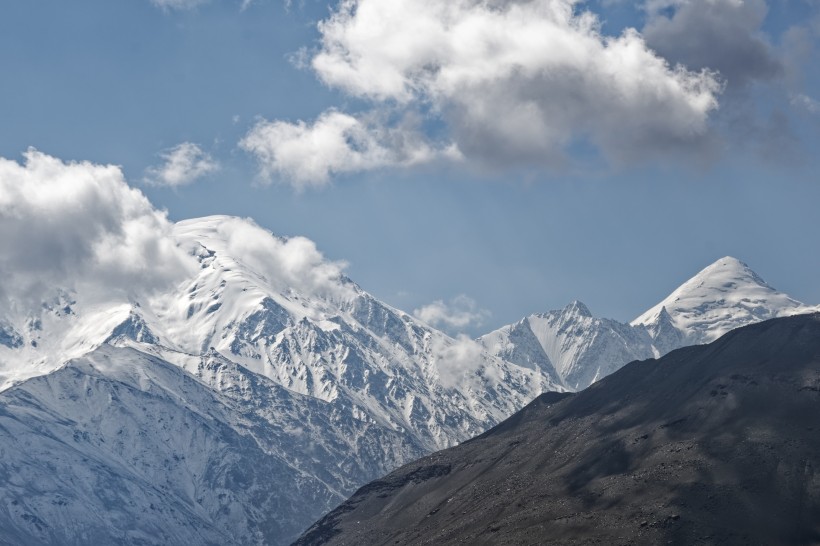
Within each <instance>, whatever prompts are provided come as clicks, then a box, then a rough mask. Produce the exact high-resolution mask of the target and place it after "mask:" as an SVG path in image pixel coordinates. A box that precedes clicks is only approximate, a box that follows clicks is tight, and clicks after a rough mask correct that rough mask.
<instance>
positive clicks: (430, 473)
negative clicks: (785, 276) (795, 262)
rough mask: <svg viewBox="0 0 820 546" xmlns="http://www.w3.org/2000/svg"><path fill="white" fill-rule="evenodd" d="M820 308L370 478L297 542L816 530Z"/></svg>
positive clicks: (644, 366)
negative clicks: (370, 480) (383, 475)
mask: <svg viewBox="0 0 820 546" xmlns="http://www.w3.org/2000/svg"><path fill="white" fill-rule="evenodd" d="M818 393H820V314H814V315H801V316H794V317H788V318H780V319H774V320H769V321H766V322H763V323H760V324H756V325H752V326H747V327H744V328H741V329H738V330H735V331H732V332H730V333H728V334H726V335H725V336H723V337H722V338H720V339H719V340H717V341H715V342H713V343H711V344H709V345H704V346H694V347H687V348H684V349H680V350H677V351H673V352H672V353H670V354H668V355H667V356H665V357H663V358H661V359H660V360H657V361H656V360H648V361H643V362H633V363H631V364H629V365H627V366H625V367H624V368H623V369H621V370H619V371H618V372H615V373H614V374H612V375H611V376H609V377H607V378H605V379H602V380H601V381H599V382H597V383H595V384H594V385H593V386H591V387H590V388H588V389H586V390H584V391H582V392H579V393H577V394H552V393H550V394H544V395H542V396H540V397H539V398H538V399H536V400H535V401H534V402H533V403H532V404H530V405H529V406H527V407H526V408H525V409H524V410H522V411H521V412H519V413H517V414H516V415H514V416H513V417H512V418H510V419H509V420H507V421H505V422H504V423H502V424H501V425H499V426H498V427H496V428H494V429H492V430H490V431H488V432H487V433H485V434H483V435H481V436H479V437H478V438H476V439H474V440H471V441H469V442H465V443H463V444H461V445H460V446H457V447H455V448H452V449H448V450H445V451H441V452H438V453H435V454H433V455H430V456H428V457H424V458H423V459H420V460H418V461H416V462H415V463H412V464H410V465H407V466H405V467H403V468H401V469H399V470H397V471H396V472H394V473H392V474H390V475H388V476H386V477H385V478H382V479H380V480H377V481H375V482H371V483H370V484H368V485H367V486H365V487H363V488H361V489H360V490H359V491H358V492H357V493H356V494H355V495H353V497H351V498H350V499H349V500H348V501H347V502H345V503H344V504H342V505H341V506H340V507H338V508H337V509H336V510H334V511H333V512H331V513H330V514H328V515H327V516H326V517H324V518H323V519H321V520H320V521H319V522H317V523H316V524H315V525H314V526H313V527H311V529H310V530H309V531H308V532H307V533H306V534H304V535H303V536H302V538H301V539H300V540H299V541H298V542H297V544H302V545H307V544H351V545H352V544H393V543H398V544H423V543H424V544H482V543H486V544H589V543H603V544H619V543H641V544H667V543H672V544H694V543H698V544H809V543H817V542H819V541H820V520H819V519H818V518H817V514H818V513H820V434H818V431H820V394H818Z"/></svg>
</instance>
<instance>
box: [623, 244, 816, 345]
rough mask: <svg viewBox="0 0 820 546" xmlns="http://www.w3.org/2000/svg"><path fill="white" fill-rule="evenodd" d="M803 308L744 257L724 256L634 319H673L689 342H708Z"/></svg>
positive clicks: (642, 321)
mask: <svg viewBox="0 0 820 546" xmlns="http://www.w3.org/2000/svg"><path fill="white" fill-rule="evenodd" d="M803 308H805V306H804V305H803V304H802V303H800V302H799V301H797V300H794V299H792V298H790V297H789V296H788V295H786V294H783V293H782V292H778V291H777V290H775V289H774V288H772V287H771V286H769V285H768V284H767V283H766V281H764V280H763V279H762V278H761V277H760V276H759V275H758V274H757V273H755V272H754V271H752V269H751V268H750V267H749V266H748V265H746V264H745V263H744V262H742V261H740V260H738V259H737V258H734V257H732V256H724V257H723V258H720V259H719V260H716V261H715V262H713V263H712V264H710V265H708V266H707V267H705V268H704V269H702V270H701V271H700V272H698V274H697V275H695V276H694V277H692V278H691V279H689V280H688V281H686V282H685V283H683V284H682V285H680V286H679V287H678V288H677V289H676V290H675V291H674V292H672V293H671V294H670V295H669V296H667V297H666V298H665V299H664V300H663V301H661V302H660V303H658V304H657V305H655V306H654V307H652V308H651V309H649V310H648V311H646V312H645V313H644V314H643V315H641V316H639V317H638V318H636V319H635V320H634V321H632V323H631V324H632V325H637V324H643V325H647V326H648V325H653V324H655V325H657V324H658V323H660V322H668V323H670V324H673V325H674V326H675V327H676V328H678V329H679V330H681V331H684V332H686V333H687V335H688V336H689V338H690V339H689V341H690V342H692V343H703V342H706V341H711V339H714V338H715V337H717V336H719V335H722V334H723V333H725V332H726V331H728V330H730V329H732V328H736V327H738V326H742V325H745V324H751V323H752V322H758V321H761V320H765V319H767V318H774V317H776V316H782V315H784V314H792V313H794V312H799V311H800V310H801V309H803Z"/></svg>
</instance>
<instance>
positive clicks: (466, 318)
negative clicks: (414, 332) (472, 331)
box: [413, 294, 490, 331]
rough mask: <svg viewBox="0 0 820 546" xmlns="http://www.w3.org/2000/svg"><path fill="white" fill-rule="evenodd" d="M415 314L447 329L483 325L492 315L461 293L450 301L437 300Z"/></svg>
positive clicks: (452, 329) (438, 326)
mask: <svg viewBox="0 0 820 546" xmlns="http://www.w3.org/2000/svg"><path fill="white" fill-rule="evenodd" d="M413 316H415V317H416V318H417V319H419V320H423V321H424V322H426V323H427V324H430V325H431V326H435V327H437V328H443V329H444V330H447V331H463V330H464V329H465V328H468V327H471V326H481V324H482V323H483V322H484V320H485V319H487V318H488V317H489V316H490V312H489V311H487V310H486V309H480V308H479V307H478V304H477V303H476V301H475V300H473V299H472V298H470V297H468V296H465V295H464V294H461V295H459V296H456V297H455V298H453V299H451V300H450V301H449V302H445V301H444V300H436V301H434V302H433V303H430V304H428V305H424V306H422V307H420V308H418V309H416V310H414V311H413Z"/></svg>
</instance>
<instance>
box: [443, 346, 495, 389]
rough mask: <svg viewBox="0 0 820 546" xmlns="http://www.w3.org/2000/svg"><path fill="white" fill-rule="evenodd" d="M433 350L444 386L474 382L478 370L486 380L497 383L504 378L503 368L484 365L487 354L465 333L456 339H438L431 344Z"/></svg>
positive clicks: (449, 386) (450, 386) (451, 386)
mask: <svg viewBox="0 0 820 546" xmlns="http://www.w3.org/2000/svg"><path fill="white" fill-rule="evenodd" d="M431 351H432V353H433V355H434V359H435V364H436V370H437V371H438V376H439V382H440V383H441V386H442V387H444V388H453V387H457V386H459V385H464V384H465V383H466V384H470V383H473V384H474V383H476V380H477V374H478V372H481V375H482V376H483V379H484V380H490V381H492V382H496V383H497V382H499V381H501V380H502V379H503V377H502V372H501V370H499V369H497V368H495V367H493V366H492V365H490V366H482V364H483V363H485V362H487V359H486V358H482V356H485V357H486V355H483V351H482V347H481V345H479V344H478V343H477V342H476V341H474V340H472V339H470V338H468V337H467V336H465V335H460V336H458V337H457V338H456V339H454V340H447V339H441V340H438V341H436V342H434V343H433V345H432V346H431ZM490 362H492V361H490Z"/></svg>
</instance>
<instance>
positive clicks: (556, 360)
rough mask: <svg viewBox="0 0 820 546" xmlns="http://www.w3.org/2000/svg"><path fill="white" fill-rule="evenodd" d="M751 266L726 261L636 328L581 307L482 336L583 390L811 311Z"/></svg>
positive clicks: (493, 347)
mask: <svg viewBox="0 0 820 546" xmlns="http://www.w3.org/2000/svg"><path fill="white" fill-rule="evenodd" d="M818 309H820V307H811V306H807V305H805V304H803V303H801V302H799V301H797V300H795V299H792V298H790V297H789V296H787V295H786V294H783V293H782V292H778V291H777V290H775V289H774V288H772V287H771V286H769V285H768V284H766V282H765V281H763V279H761V278H760V276H758V275H757V274H756V273H755V272H754V271H752V270H751V269H750V268H749V266H748V265H746V264H744V263H743V262H741V261H740V260H737V259H736V258H732V257H729V256H727V257H725V258H721V259H720V260H717V261H716V262H714V263H713V264H711V265H709V266H708V267H706V268H705V269H703V270H702V271H700V272H699V273H698V274H697V275H695V276H694V277H692V278H691V279H689V280H688V281H686V282H685V283H684V284H682V285H681V286H680V287H679V288H678V289H676V290H675V291H674V292H672V293H671V294H670V295H669V296H668V297H667V298H665V299H664V300H663V301H662V302H660V303H658V304H657V305H655V306H654V307H652V308H651V309H649V310H648V311H646V312H645V313H643V314H642V315H641V316H639V317H638V318H636V319H635V320H633V321H632V322H630V323H628V324H627V323H621V322H618V321H615V320H610V319H601V318H595V317H593V316H592V314H591V313H590V312H589V310H588V309H587V308H586V306H585V305H584V304H582V303H581V302H577V301H576V302H573V303H571V304H570V305H568V306H567V307H566V308H564V309H561V310H557V311H550V312H547V313H543V314H536V315H531V316H529V317H525V318H524V319H522V320H520V321H519V322H517V323H515V324H510V325H508V326H504V327H502V328H500V329H498V330H496V331H494V332H491V333H489V334H486V335H484V336H482V337H480V338H479V340H478V341H479V342H480V343H481V344H482V345H483V346H484V347H485V348H486V349H487V350H488V351H489V352H490V353H492V354H494V355H496V356H498V357H500V358H503V359H506V360H508V361H510V362H514V363H516V364H518V365H520V366H523V367H529V368H532V369H537V370H539V371H541V373H543V374H544V375H545V376H547V377H549V378H551V379H552V380H553V381H555V382H558V383H560V384H561V385H563V386H564V387H566V388H567V389H568V390H581V389H584V388H586V387H587V386H589V385H590V384H591V383H593V382H595V381H597V380H598V379H601V378H603V377H605V376H607V375H609V374H611V373H612V372H614V371H615V370H617V369H619V368H620V367H622V366H623V365H625V364H627V363H629V362H631V361H633V360H641V359H647V358H657V357H660V356H662V355H664V354H666V353H668V352H669V351H671V350H673V349H677V348H679V347H684V346H687V345H698V344H702V343H708V342H710V341H714V340H715V339H717V338H719V337H720V336H722V335H723V334H725V333H726V332H728V331H729V330H733V329H735V328H739V327H741V326H746V325H748V324H753V323H755V322H760V321H763V320H767V319H770V318H776V317H782V316H789V315H795V314H800V313H810V312H812V311H816V310H818Z"/></svg>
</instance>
